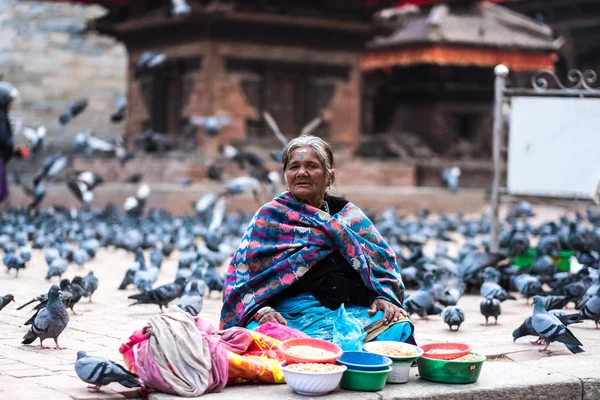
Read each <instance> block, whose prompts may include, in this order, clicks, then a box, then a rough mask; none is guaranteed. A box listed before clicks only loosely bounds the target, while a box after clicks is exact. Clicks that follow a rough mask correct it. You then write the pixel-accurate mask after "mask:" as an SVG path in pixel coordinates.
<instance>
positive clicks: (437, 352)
mask: <svg viewBox="0 0 600 400" xmlns="http://www.w3.org/2000/svg"><path fill="white" fill-rule="evenodd" d="M461 351H462V350H460V349H431V350H428V351H427V352H426V353H425V354H450V353H459V352H461Z"/></svg>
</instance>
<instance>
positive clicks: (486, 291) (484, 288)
mask: <svg viewBox="0 0 600 400" xmlns="http://www.w3.org/2000/svg"><path fill="white" fill-rule="evenodd" d="M496 277H497V275H496V272H495V270H494V269H492V268H486V270H485V271H484V282H483V284H482V285H481V290H480V293H481V295H482V296H483V297H485V298H489V297H493V298H495V299H498V300H500V301H501V302H502V301H505V300H516V299H517V298H516V297H515V296H513V295H511V294H510V293H508V292H507V291H506V290H504V288H503V287H502V286H500V285H499V284H497V283H496V282H495V279H496Z"/></svg>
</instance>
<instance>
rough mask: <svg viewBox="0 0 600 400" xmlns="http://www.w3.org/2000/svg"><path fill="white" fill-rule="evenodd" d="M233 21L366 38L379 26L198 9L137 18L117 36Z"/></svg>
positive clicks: (118, 26) (120, 28) (121, 26)
mask: <svg viewBox="0 0 600 400" xmlns="http://www.w3.org/2000/svg"><path fill="white" fill-rule="evenodd" d="M218 20H221V21H232V22H245V23H254V24H257V25H267V26H268V25H272V26H288V27H290V26H291V27H297V28H307V29H320V30H328V31H340V32H350V33H358V34H364V35H370V34H372V33H373V32H374V31H375V29H376V26H375V24H374V23H370V22H369V23H364V22H363V23H361V22H350V21H339V20H338V21H336V20H332V19H326V18H309V17H297V16H287V15H273V14H261V13H250V12H236V11H233V10H224V9H205V8H203V9H198V8H196V7H194V10H193V13H192V14H191V15H190V16H187V17H185V18H177V17H176V18H173V17H169V16H165V15H146V16H143V18H135V19H133V20H128V21H125V22H121V23H118V24H116V25H115V26H114V29H113V30H114V31H115V32H118V33H129V32H135V31H140V30H146V29H154V28H159V27H160V28H165V27H170V26H176V25H180V24H186V23H203V22H215V21H218Z"/></svg>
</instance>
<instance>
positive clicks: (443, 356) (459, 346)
mask: <svg viewBox="0 0 600 400" xmlns="http://www.w3.org/2000/svg"><path fill="white" fill-rule="evenodd" d="M419 347H420V348H421V349H423V351H424V353H423V355H422V356H421V357H425V358H433V359H436V360H453V359H455V358H459V357H462V356H466V355H467V354H469V352H470V351H471V350H472V348H471V346H470V345H468V344H465V343H429V344H424V345H421V346H419ZM434 349H435V350H456V351H453V352H448V353H429V352H430V351H431V350H434Z"/></svg>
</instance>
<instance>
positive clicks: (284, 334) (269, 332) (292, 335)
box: [254, 322, 310, 342]
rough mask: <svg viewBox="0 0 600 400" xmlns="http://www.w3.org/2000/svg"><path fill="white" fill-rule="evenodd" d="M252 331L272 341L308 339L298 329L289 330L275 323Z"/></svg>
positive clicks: (263, 325) (268, 323) (265, 324)
mask: <svg viewBox="0 0 600 400" xmlns="http://www.w3.org/2000/svg"><path fill="white" fill-rule="evenodd" d="M254 331H255V332H258V333H262V334H263V335H266V336H269V337H272V338H273V339H277V340H281V341H282V342H283V341H284V340H288V339H296V338H307V337H310V336H308V335H307V334H306V333H304V332H302V331H300V330H298V329H294V328H290V327H289V326H285V325H281V324H278V323H276V322H267V323H264V324H262V325H260V326H259V327H258V328H256V329H254Z"/></svg>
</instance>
